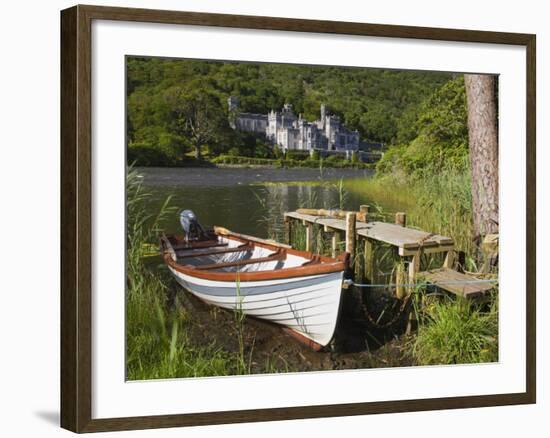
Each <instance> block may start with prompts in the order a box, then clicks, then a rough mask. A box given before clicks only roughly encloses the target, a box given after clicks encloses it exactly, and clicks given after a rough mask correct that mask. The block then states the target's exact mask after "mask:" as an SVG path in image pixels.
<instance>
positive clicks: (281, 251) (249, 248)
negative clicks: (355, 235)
mask: <svg viewBox="0 0 550 438" xmlns="http://www.w3.org/2000/svg"><path fill="white" fill-rule="evenodd" d="M163 247H164V250H165V251H168V252H169V253H170V255H171V257H172V260H174V261H175V262H176V263H177V264H179V265H182V266H186V267H192V268H194V269H197V270H200V271H219V272H257V271H270V270H280V269H288V268H295V267H300V266H307V265H310V264H317V263H321V258H320V257H318V256H315V255H309V254H308V253H304V255H306V254H307V255H308V256H301V255H297V254H294V253H295V252H296V251H290V252H289V251H288V249H287V248H285V247H283V246H275V245H274V246H270V245H265V244H264V245H260V244H258V242H252V241H249V240H246V239H240V238H233V237H231V236H212V238H211V240H204V241H193V242H185V240H184V239H183V238H179V237H176V236H169V237H166V236H164V237H163Z"/></svg>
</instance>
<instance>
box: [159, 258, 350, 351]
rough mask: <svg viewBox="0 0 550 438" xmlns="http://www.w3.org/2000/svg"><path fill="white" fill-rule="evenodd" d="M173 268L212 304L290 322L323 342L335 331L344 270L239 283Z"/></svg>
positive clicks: (185, 284) (183, 282) (182, 281)
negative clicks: (205, 277)
mask: <svg viewBox="0 0 550 438" xmlns="http://www.w3.org/2000/svg"><path fill="white" fill-rule="evenodd" d="M169 268H170V271H171V272H172V274H173V275H174V277H175V278H176V280H177V281H178V283H179V284H181V285H182V286H183V287H184V288H185V289H187V290H188V291H190V292H191V293H192V294H193V295H195V296H197V297H198V298H200V299H201V300H203V301H205V302H207V303H209V304H212V305H215V306H219V307H222V308H225V309H230V310H237V311H242V312H243V313H244V314H245V315H249V316H253V317H256V318H261V319H264V320H267V321H269V322H272V323H275V324H280V325H282V326H286V327H288V328H290V329H292V330H293V331H295V332H297V333H298V334H300V335H302V336H304V337H306V338H307V339H310V340H311V341H313V342H315V343H317V344H319V345H321V346H325V345H327V344H328V343H329V342H330V341H331V339H332V337H333V335H334V330H335V328H336V323H337V320H338V313H339V310H340V298H341V293H342V280H343V272H331V273H326V274H319V275H310V276H304V277H294V278H285V279H275V280H262V281H247V282H240V283H237V282H235V281H213V280H208V279H202V278H197V277H193V276H190V275H187V274H185V273H182V272H179V271H177V270H175V269H173V268H172V267H169Z"/></svg>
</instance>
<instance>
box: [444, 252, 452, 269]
mask: <svg viewBox="0 0 550 438" xmlns="http://www.w3.org/2000/svg"><path fill="white" fill-rule="evenodd" d="M454 264H455V252H454V250H451V251H447V254H445V261H444V262H443V267H444V268H448V269H453V267H454Z"/></svg>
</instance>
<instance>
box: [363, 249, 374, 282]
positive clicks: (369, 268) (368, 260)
mask: <svg viewBox="0 0 550 438" xmlns="http://www.w3.org/2000/svg"><path fill="white" fill-rule="evenodd" d="M364 257H365V274H364V276H365V280H366V281H367V282H369V283H374V244H373V243H372V242H371V241H370V240H369V239H365V254H364Z"/></svg>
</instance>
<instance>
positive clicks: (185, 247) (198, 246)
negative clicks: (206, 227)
mask: <svg viewBox="0 0 550 438" xmlns="http://www.w3.org/2000/svg"><path fill="white" fill-rule="evenodd" d="M220 246H227V243H223V242H217V241H215V240H206V241H204V242H193V245H192V246H191V245H185V244H183V245H172V248H174V250H175V251H186V250H192V249H203V248H204V249H206V248H216V247H220Z"/></svg>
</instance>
